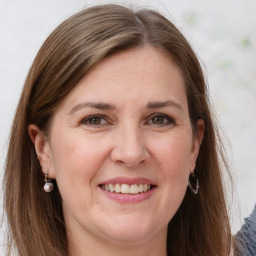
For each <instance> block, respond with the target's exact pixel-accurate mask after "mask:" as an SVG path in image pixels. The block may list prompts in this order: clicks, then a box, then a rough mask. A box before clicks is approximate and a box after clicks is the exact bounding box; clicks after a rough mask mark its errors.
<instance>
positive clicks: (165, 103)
mask: <svg viewBox="0 0 256 256" xmlns="http://www.w3.org/2000/svg"><path fill="white" fill-rule="evenodd" d="M168 106H172V107H175V108H177V109H179V110H181V111H182V112H184V109H183V108H182V106H181V105H180V104H179V103H177V102H175V101H172V100H167V101H154V102H149V103H148V104H147V108H148V109H153V108H164V107H168Z"/></svg>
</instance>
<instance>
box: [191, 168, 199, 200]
mask: <svg viewBox="0 0 256 256" xmlns="http://www.w3.org/2000/svg"><path fill="white" fill-rule="evenodd" d="M191 176H192V179H193V183H196V188H193V187H192V185H191V183H190V177H191ZM188 187H189V188H190V190H191V191H192V192H193V193H194V194H195V195H196V194H197V193H198V190H199V181H198V179H197V177H196V176H195V173H194V172H192V174H191V175H190V176H189V180H188Z"/></svg>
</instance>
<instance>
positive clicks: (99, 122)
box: [81, 116, 108, 126]
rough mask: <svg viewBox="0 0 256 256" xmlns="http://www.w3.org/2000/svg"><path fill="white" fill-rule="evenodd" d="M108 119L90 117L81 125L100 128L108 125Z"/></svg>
mask: <svg viewBox="0 0 256 256" xmlns="http://www.w3.org/2000/svg"><path fill="white" fill-rule="evenodd" d="M107 123H108V122H107V120H106V118H104V117H103V116H89V117H87V118H85V119H83V120H82V121H81V124H84V125H92V126H99V125H105V124H107Z"/></svg>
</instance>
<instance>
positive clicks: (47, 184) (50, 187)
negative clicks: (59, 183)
mask: <svg viewBox="0 0 256 256" xmlns="http://www.w3.org/2000/svg"><path fill="white" fill-rule="evenodd" d="M44 181H45V184H44V191H45V192H51V191H52V190H53V187H54V185H53V183H52V182H51V179H50V178H49V176H48V172H45V174H44Z"/></svg>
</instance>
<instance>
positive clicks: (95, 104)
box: [69, 100, 184, 115]
mask: <svg viewBox="0 0 256 256" xmlns="http://www.w3.org/2000/svg"><path fill="white" fill-rule="evenodd" d="M168 106H172V107H175V108H177V109H179V110H180V111H182V112H184V110H183V108H182V106H181V105H180V104H178V103H177V102H175V101H172V100H167V101H153V102H149V103H148V104H147V108H148V109H154V108H164V107H168ZM82 108H95V109H100V110H114V109H116V108H115V106H114V105H112V104H108V103H104V102H84V103H80V104H78V105H76V106H75V107H73V108H72V109H71V110H70V111H69V115H72V114H73V113H74V112H76V111H78V110H80V109H82Z"/></svg>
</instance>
